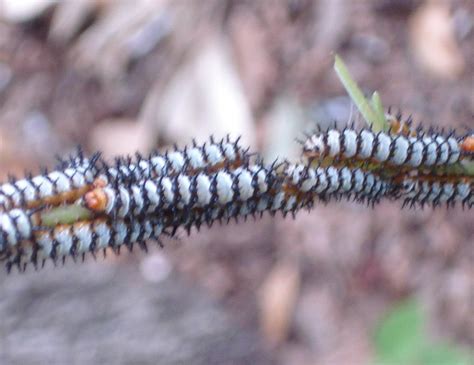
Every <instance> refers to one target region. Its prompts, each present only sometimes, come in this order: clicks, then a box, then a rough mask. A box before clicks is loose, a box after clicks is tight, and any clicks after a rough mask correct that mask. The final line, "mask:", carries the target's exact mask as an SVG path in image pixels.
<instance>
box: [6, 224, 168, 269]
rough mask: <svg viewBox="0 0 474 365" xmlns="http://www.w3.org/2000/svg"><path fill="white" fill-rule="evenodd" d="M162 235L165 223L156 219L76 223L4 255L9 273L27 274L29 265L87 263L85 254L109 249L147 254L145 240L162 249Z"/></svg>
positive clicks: (39, 235)
mask: <svg viewBox="0 0 474 365" xmlns="http://www.w3.org/2000/svg"><path fill="white" fill-rule="evenodd" d="M163 234H166V232H165V230H164V227H163V224H162V220H161V219H160V218H157V217H151V218H150V217H147V218H143V219H133V220H124V219H117V220H113V221H108V220H106V219H96V220H94V221H83V222H77V223H74V224H71V225H60V226H57V227H55V228H54V229H52V230H47V231H39V232H36V233H35V237H34V239H33V240H28V241H23V242H22V244H21V245H18V246H17V247H15V248H14V249H12V250H10V252H8V254H7V255H4V256H6V257H5V258H4V261H5V265H6V267H7V270H8V271H10V270H11V269H12V267H15V266H16V267H17V268H18V270H20V271H24V270H25V269H26V266H27V265H28V264H33V265H34V267H35V268H38V267H39V266H41V267H43V266H44V264H45V262H46V260H48V259H51V260H52V261H53V262H54V263H57V261H58V260H62V261H63V262H64V261H65V260H66V258H67V257H72V258H73V259H74V260H75V259H76V258H78V257H82V258H83V259H84V255H85V254H86V253H88V252H90V253H92V254H95V253H97V252H99V251H101V250H105V249H106V248H111V249H112V250H114V251H115V252H117V253H118V252H120V247H121V246H123V245H125V246H127V248H128V249H129V250H132V249H133V246H134V245H135V244H138V245H139V247H140V248H142V249H144V250H146V244H145V241H146V240H149V239H154V240H156V241H158V242H159V243H160V245H161V241H160V236H161V235H163ZM104 254H105V251H104Z"/></svg>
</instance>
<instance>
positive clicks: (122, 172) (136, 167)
mask: <svg viewBox="0 0 474 365" xmlns="http://www.w3.org/2000/svg"><path fill="white" fill-rule="evenodd" d="M239 141H240V137H239V138H237V139H235V140H232V139H231V138H230V137H229V136H227V137H226V138H225V139H222V140H221V141H219V142H216V141H215V140H214V138H212V137H211V138H210V139H209V141H208V142H205V143H203V144H202V145H198V144H197V143H196V141H193V142H192V145H191V146H186V147H184V148H183V149H179V148H178V147H177V146H175V148H174V150H173V151H167V152H165V153H164V154H161V153H158V152H153V153H151V154H150V155H149V156H148V157H143V156H142V155H140V154H136V156H135V159H132V158H127V159H116V160H115V164H114V166H111V167H108V166H107V164H105V163H104V167H103V168H102V170H103V171H104V173H105V175H106V176H108V177H109V178H108V179H107V180H119V181H128V182H130V181H132V182H137V181H140V180H143V179H148V178H155V177H159V176H165V175H166V176H171V175H176V174H180V173H184V174H187V175H194V174H197V173H198V172H200V171H202V170H203V169H207V170H208V171H217V170H219V169H220V168H223V167H227V168H229V169H232V168H236V167H238V166H242V165H243V164H245V163H248V162H249V160H250V157H251V156H252V154H251V153H249V148H246V149H244V148H243V147H242V146H240V144H239Z"/></svg>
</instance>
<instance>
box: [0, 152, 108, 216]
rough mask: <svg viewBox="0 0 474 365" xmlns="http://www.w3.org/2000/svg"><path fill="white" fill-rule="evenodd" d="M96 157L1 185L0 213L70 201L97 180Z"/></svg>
mask: <svg viewBox="0 0 474 365" xmlns="http://www.w3.org/2000/svg"><path fill="white" fill-rule="evenodd" d="M98 158H99V156H98V155H96V156H95V157H93V158H91V159H90V160H89V159H84V160H83V161H82V163H80V164H78V165H77V166H74V167H66V168H65V169H64V170H55V171H52V172H49V173H48V172H44V173H43V174H41V175H37V176H34V177H33V176H28V177H26V178H24V179H20V180H12V181H11V182H8V183H4V184H2V185H0V211H1V210H4V211H6V210H9V209H13V208H19V207H24V208H27V207H28V208H29V207H38V206H41V205H46V204H51V205H55V204H57V203H58V202H73V201H75V200H76V199H78V197H80V196H81V195H82V194H84V192H85V191H87V189H89V186H90V185H91V184H92V183H93V182H94V180H95V179H96V178H97V176H98V175H97V173H98V169H97V165H96V164H97V160H98Z"/></svg>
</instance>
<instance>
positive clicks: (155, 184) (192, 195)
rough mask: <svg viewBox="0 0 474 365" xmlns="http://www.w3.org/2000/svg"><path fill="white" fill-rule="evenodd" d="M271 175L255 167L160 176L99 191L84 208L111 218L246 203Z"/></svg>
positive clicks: (92, 193) (87, 199)
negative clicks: (165, 210)
mask: <svg viewBox="0 0 474 365" xmlns="http://www.w3.org/2000/svg"><path fill="white" fill-rule="evenodd" d="M270 178H271V172H270V171H269V170H267V169H266V168H265V167H263V166H259V165H252V166H246V167H239V168H237V169H235V170H227V169H223V170H221V171H218V172H216V173H213V174H208V173H205V172H200V173H198V174H197V175H193V176H189V175H184V174H178V175H176V176H161V177H159V178H157V179H146V180H142V181H140V182H138V183H132V184H128V186H125V185H124V184H116V186H114V187H112V186H111V185H107V186H105V187H99V188H96V189H94V190H92V191H90V192H88V193H86V194H85V196H84V205H85V206H86V207H87V208H89V209H91V210H93V211H95V212H104V213H106V214H108V215H111V216H118V217H126V216H128V215H134V216H138V215H144V214H151V213H153V212H156V211H163V210H164V209H174V210H178V209H193V208H203V207H209V206H215V205H221V206H224V205H226V204H228V203H231V202H233V203H235V202H237V201H246V200H248V199H250V198H252V197H255V195H256V194H257V193H264V192H266V191H267V189H268V182H269V179H270Z"/></svg>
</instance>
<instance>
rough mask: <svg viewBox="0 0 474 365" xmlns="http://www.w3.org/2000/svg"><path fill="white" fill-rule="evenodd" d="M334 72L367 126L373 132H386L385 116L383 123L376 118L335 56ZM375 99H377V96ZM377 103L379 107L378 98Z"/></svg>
mask: <svg viewBox="0 0 474 365" xmlns="http://www.w3.org/2000/svg"><path fill="white" fill-rule="evenodd" d="M334 70H335V71H336V73H337V75H338V77H339V80H341V82H342V84H343V85H344V88H345V89H346V91H347V93H348V94H349V96H350V97H351V99H352V101H353V102H354V104H355V105H356V106H357V109H359V111H360V113H361V114H362V116H363V117H364V119H365V121H366V122H367V123H368V124H369V126H371V127H372V128H373V129H374V130H375V131H382V130H386V129H387V126H386V122H385V116H384V117H383V121H382V119H381V118H378V117H377V113H376V112H375V111H374V110H373V109H372V107H371V106H370V104H369V102H368V101H367V99H366V98H365V96H364V94H363V93H362V91H361V90H360V88H359V86H358V85H357V83H356V82H355V81H354V79H353V78H352V76H351V74H350V73H349V70H348V69H347V67H346V65H345V64H344V61H343V60H342V59H341V57H339V56H338V55H337V54H336V56H335V60H334ZM375 98H377V96H376V97H375ZM378 102H380V105H381V101H380V97H378V101H377V100H376V103H378ZM382 109H383V108H382Z"/></svg>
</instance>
